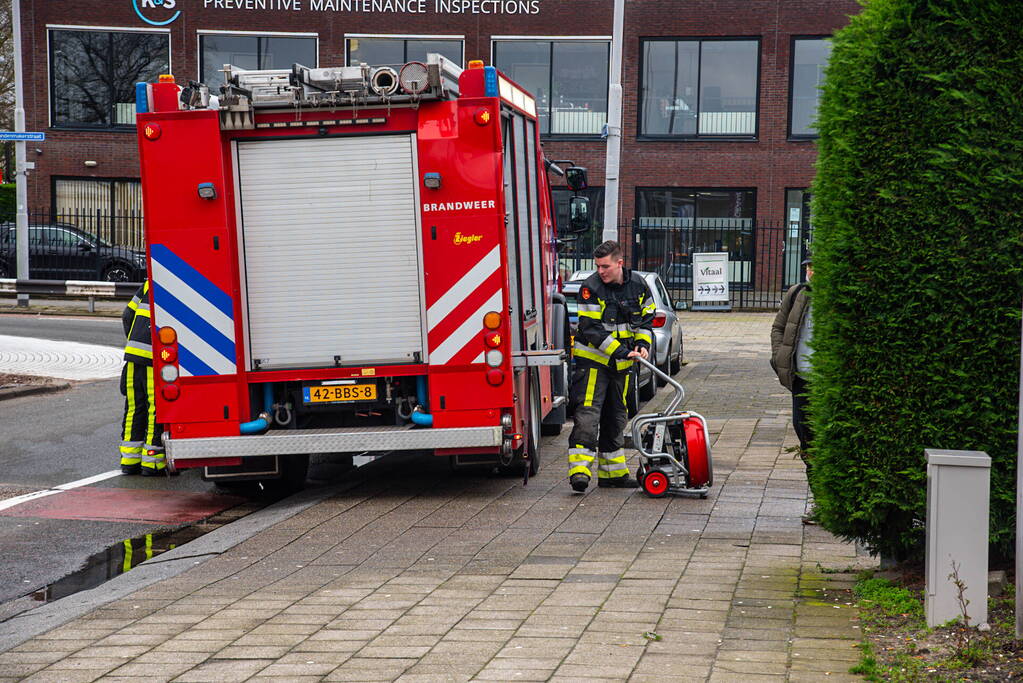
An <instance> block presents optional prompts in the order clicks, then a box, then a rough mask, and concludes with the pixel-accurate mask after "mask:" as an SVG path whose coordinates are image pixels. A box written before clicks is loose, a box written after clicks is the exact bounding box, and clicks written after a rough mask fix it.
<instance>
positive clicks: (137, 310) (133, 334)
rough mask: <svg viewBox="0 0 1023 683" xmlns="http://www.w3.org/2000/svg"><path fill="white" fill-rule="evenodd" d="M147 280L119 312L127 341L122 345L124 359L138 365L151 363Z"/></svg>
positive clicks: (151, 335)
mask: <svg viewBox="0 0 1023 683" xmlns="http://www.w3.org/2000/svg"><path fill="white" fill-rule="evenodd" d="M149 320H150V315H149V280H148V279H147V280H146V281H145V283H143V285H142V286H141V287H139V289H138V291H137V292H135V296H133V297H132V299H131V301H130V302H129V303H128V305H127V306H125V307H124V313H122V314H121V323H122V324H123V325H124V336H125V337H127V338H128V343H127V344H125V347H124V360H126V361H131V362H132V363H138V364H139V365H152V364H153V333H152V331H151V329H150V324H149Z"/></svg>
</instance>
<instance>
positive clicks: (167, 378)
mask: <svg viewBox="0 0 1023 683" xmlns="http://www.w3.org/2000/svg"><path fill="white" fill-rule="evenodd" d="M160 379H162V380H163V381H164V382H167V383H170V382H174V381H176V380H177V379H178V366H176V365H164V366H163V367H162V368H160Z"/></svg>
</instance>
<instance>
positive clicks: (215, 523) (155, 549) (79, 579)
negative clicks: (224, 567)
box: [26, 502, 266, 609]
mask: <svg viewBox="0 0 1023 683" xmlns="http://www.w3.org/2000/svg"><path fill="white" fill-rule="evenodd" d="M265 505H266V502H262V503H257V502H249V503H243V504H241V505H238V506H235V507H233V508H231V509H229V510H224V511H223V512H219V513H217V514H216V515H214V516H213V517H210V518H209V519H207V520H205V521H202V522H198V523H196V524H192V525H189V526H184V527H181V528H178V529H171V530H166V531H162V532H157V533H152V534H145V535H142V536H138V537H136V538H128V539H125V540H123V541H119V542H118V543H115V544H113V545H112V546H110V547H109V548H107V549H106V550H102V551H100V552H98V553H95V554H93V555H91V556H90V557H89V558H88V559H87V560H86V561H85V562H84V563H83V564H82V567H81V568H80V569H79V570H78V571H76V572H74V573H72V574H69V575H68V576H65V577H64V578H62V579H60V580H58V581H55V582H53V583H51V584H49V585H48V586H44V587H43V588H40V589H39V590H37V591H35V592H33V593H31V594H30V595H29V596H28V598H29V599H31V600H32V601H33V602H34V603H36V604H32V605H30V606H28V607H26V609H31V608H32V607H37V606H38V603H47V602H53V601H54V600H60V599H61V598H66V597H67V596H69V595H74V594H75V593H78V592H79V591H84V590H89V589H90V588H95V587H96V586H99V585H101V584H103V583H104V582H106V581H109V580H110V579H112V578H114V577H116V576H118V575H120V574H124V573H125V572H128V571H130V570H131V569H134V568H135V567H137V566H139V565H140V564H142V563H143V562H145V561H146V560H149V559H152V558H154V557H158V556H159V555H160V554H162V553H165V552H167V551H168V550H173V549H174V548H176V547H178V546H180V545H184V544H185V543H188V542H189V541H193V540H195V539H196V538H199V537H200V536H203V535H205V534H208V533H209V532H211V531H213V530H215V529H219V528H220V527H222V526H224V525H225V524H229V523H231V522H233V521H235V520H237V519H240V518H241V517H244V516H245V515H248V514H250V513H252V512H255V511H256V510H258V509H260V508H262V507H265Z"/></svg>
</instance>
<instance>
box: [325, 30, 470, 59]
mask: <svg viewBox="0 0 1023 683" xmlns="http://www.w3.org/2000/svg"><path fill="white" fill-rule="evenodd" d="M352 38H368V39H370V40H372V39H374V38H379V39H381V40H401V41H403V42H404V45H402V48H403V50H402V54H403V55H404V56H405V58H404V60H403V61H402V63H403V64H407V63H408V42H409V41H410V40H451V41H455V40H457V41H458V42H460V43H461V44H462V61H461V62H460V63H459V64H458V65H457V66H459V67H461V68H465V35H464V34H460V35H454V34H452V35H418V34H414V33H346V34H345V35H344V36H343V38H342V40H344V58H345V66H351V62H350V61H349V58H350V54H349V49H348V41H349V40H351V39H352ZM370 66H373V65H370Z"/></svg>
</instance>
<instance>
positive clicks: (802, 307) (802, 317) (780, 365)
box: [771, 259, 813, 474]
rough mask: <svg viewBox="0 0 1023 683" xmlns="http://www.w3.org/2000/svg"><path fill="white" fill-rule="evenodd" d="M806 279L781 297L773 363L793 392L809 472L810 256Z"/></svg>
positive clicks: (773, 332) (794, 414)
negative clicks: (807, 410)
mask: <svg viewBox="0 0 1023 683" xmlns="http://www.w3.org/2000/svg"><path fill="white" fill-rule="evenodd" d="M803 265H805V266H806V282H803V283H800V284H798V285H796V286H794V287H790V288H789V290H788V291H787V292H785V296H784V298H782V300H781V310H779V311H778V315H776V316H775V318H774V323H773V324H772V325H771V367H772V368H773V369H774V372H775V373H776V374H777V375H778V381H779V382H781V384H782V386H783V387H785V388H786V389H788V390H789V391H791V392H792V427H793V428H794V429H795V430H796V436H797V437H798V438H799V450H800V455H801V456H802V458H803V462H804V463H806V470H807V474H809V472H810V462H809V460H808V459H807V450H808V449H809V447H810V443H811V442H812V441H813V434H812V432H811V430H810V424H809V422H808V420H807V416H806V405H807V378H808V377H809V374H810V356H811V354H812V353H813V351H812V350H811V349H810V346H809V344H810V340H811V338H812V337H813V320H812V317H811V313H810V278H811V277H812V276H813V262H812V261H811V260H810V259H807V260H806V261H804V262H803Z"/></svg>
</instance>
